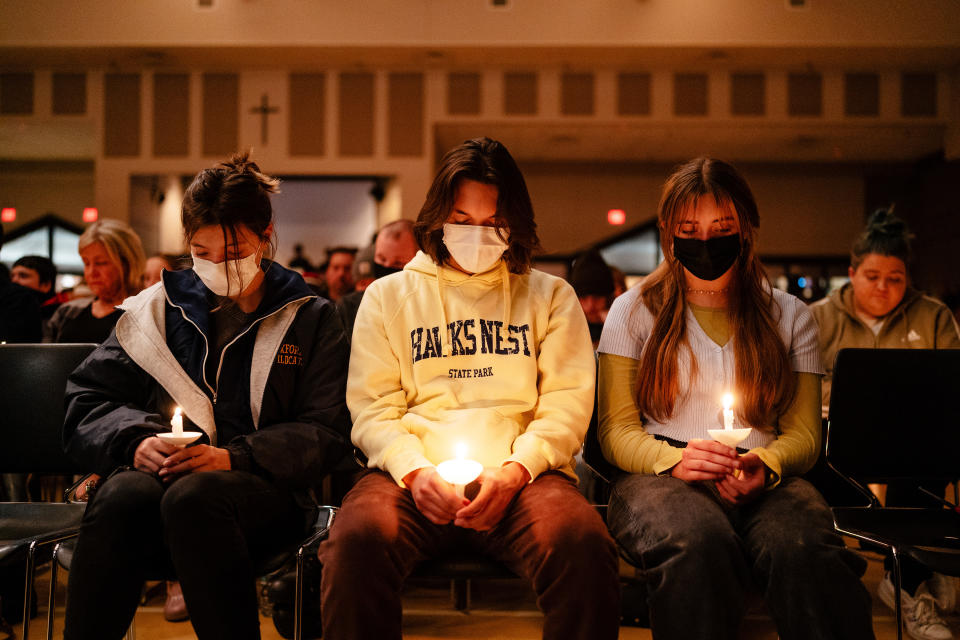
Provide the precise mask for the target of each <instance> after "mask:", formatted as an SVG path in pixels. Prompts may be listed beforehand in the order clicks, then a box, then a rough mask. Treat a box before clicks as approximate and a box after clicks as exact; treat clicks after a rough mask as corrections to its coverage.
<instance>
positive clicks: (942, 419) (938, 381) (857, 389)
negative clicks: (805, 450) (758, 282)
mask: <svg viewBox="0 0 960 640" xmlns="http://www.w3.org/2000/svg"><path fill="white" fill-rule="evenodd" d="M958 395H960V350H946V349H941V350H934V349H842V350H841V351H840V352H839V353H838V354H837V360H836V365H835V367H834V370H833V387H832V391H831V395H830V414H829V419H828V420H829V425H828V430H827V461H828V462H829V463H830V465H831V466H832V467H833V468H834V469H836V470H837V471H839V472H841V473H842V474H844V475H847V476H849V477H852V478H853V479H855V480H857V481H859V482H861V483H866V482H886V481H890V480H897V479H910V478H937V479H943V480H945V481H947V480H952V479H955V478H957V477H958V476H960V401H958V397H957V396H958Z"/></svg>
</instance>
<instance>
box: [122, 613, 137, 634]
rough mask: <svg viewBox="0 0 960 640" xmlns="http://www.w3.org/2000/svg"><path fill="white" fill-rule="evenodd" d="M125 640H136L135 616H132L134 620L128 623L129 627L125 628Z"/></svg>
mask: <svg viewBox="0 0 960 640" xmlns="http://www.w3.org/2000/svg"><path fill="white" fill-rule="evenodd" d="M124 637H125V638H126V639H127V640H137V619H136V614H134V619H133V620H131V621H130V626H129V627H127V635H126V636H124Z"/></svg>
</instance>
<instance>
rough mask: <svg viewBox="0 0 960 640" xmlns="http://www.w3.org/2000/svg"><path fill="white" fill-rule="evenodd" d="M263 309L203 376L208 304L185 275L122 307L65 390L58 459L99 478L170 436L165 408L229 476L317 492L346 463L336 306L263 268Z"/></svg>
mask: <svg viewBox="0 0 960 640" xmlns="http://www.w3.org/2000/svg"><path fill="white" fill-rule="evenodd" d="M267 264H268V265H269V266H268V268H267V269H266V273H265V281H264V297H263V300H262V301H261V303H260V305H259V307H258V308H257V309H256V311H255V312H254V313H253V314H252V316H251V318H252V319H251V321H250V323H249V324H248V326H247V327H246V328H245V329H244V330H242V331H241V333H240V334H239V335H238V336H237V337H236V338H235V339H234V340H233V341H231V342H230V343H229V344H228V345H227V346H226V347H225V348H224V350H223V354H222V362H221V363H220V364H219V373H218V375H217V376H216V377H215V379H213V380H207V379H206V378H205V376H204V361H205V358H207V357H213V355H208V347H207V344H208V342H209V341H211V340H212V336H211V335H210V330H211V327H210V314H209V309H210V307H211V297H210V296H211V294H210V292H209V290H207V288H206V287H205V286H204V285H203V283H202V282H201V281H200V279H199V278H198V277H197V275H196V273H195V272H193V271H192V270H188V271H179V272H165V273H164V276H163V281H162V282H161V283H158V284H156V285H154V286H152V287H150V288H149V289H146V290H145V291H143V292H141V293H140V294H139V295H137V296H135V297H133V298H129V299H127V300H126V301H124V304H123V305H122V308H123V309H124V310H125V312H124V314H123V315H122V316H121V318H120V320H119V321H118V322H117V327H116V329H115V330H114V332H113V333H112V334H111V335H110V337H109V338H108V339H107V341H106V342H105V343H103V344H102V345H101V346H100V347H99V348H98V349H97V350H96V351H94V352H93V353H92V354H91V355H90V357H88V358H87V359H86V360H85V361H84V362H83V363H82V364H81V365H80V366H79V367H78V368H77V370H76V371H74V372H73V374H72V375H71V376H70V379H69V381H68V384H67V393H66V407H67V412H66V420H65V423H64V434H63V439H64V447H65V449H66V451H67V453H68V454H69V455H71V456H72V457H73V458H75V459H76V460H77V461H78V462H79V463H81V464H82V465H83V466H84V467H85V468H87V469H88V470H90V471H94V472H96V473H99V474H101V475H106V474H108V473H110V472H111V471H112V470H114V469H116V468H117V467H119V466H121V465H132V463H133V453H134V451H135V450H136V447H137V445H138V444H139V443H140V442H141V441H142V440H143V439H144V438H147V437H150V436H152V435H153V434H155V433H158V432H161V431H169V430H170V418H171V416H172V414H173V411H174V408H175V407H176V406H180V407H182V408H183V411H184V415H185V419H184V429H185V430H190V429H193V428H195V429H198V430H200V431H203V432H204V434H205V435H204V437H203V438H202V439H201V440H199V442H202V443H207V444H214V445H215V446H219V447H223V448H225V449H227V450H228V451H229V452H230V461H231V466H232V467H233V468H234V469H241V470H247V471H251V472H253V473H256V474H258V475H261V476H263V477H265V478H267V479H268V480H271V481H273V482H276V483H277V484H279V485H282V486H285V487H289V488H291V489H305V488H307V487H310V486H313V485H316V484H317V483H318V482H319V481H320V480H322V477H323V475H324V474H326V473H328V472H329V471H331V470H332V469H333V468H334V467H335V466H337V465H338V463H340V462H341V461H343V460H344V459H345V458H347V457H348V456H349V453H350V451H351V448H350V444H349V434H350V416H349V413H348V411H347V409H346V405H345V402H344V392H345V385H346V375H347V362H348V344H347V341H346V339H345V338H344V335H343V329H342V326H341V324H340V321H339V318H338V317H337V314H336V311H335V310H334V307H333V305H331V304H330V303H328V302H326V301H324V300H320V299H318V298H317V297H316V296H315V295H313V293H312V292H311V290H310V289H309V288H308V287H307V286H306V284H305V283H304V282H303V279H302V278H301V277H300V276H299V275H298V274H296V273H295V272H293V271H289V270H287V269H284V268H283V267H281V266H280V265H278V264H276V263H267Z"/></svg>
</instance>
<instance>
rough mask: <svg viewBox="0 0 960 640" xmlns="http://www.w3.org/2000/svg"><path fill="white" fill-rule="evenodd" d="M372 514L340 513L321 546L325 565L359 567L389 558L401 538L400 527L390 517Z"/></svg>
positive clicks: (365, 512) (320, 551)
mask: <svg viewBox="0 0 960 640" xmlns="http://www.w3.org/2000/svg"><path fill="white" fill-rule="evenodd" d="M378 516H380V514H378V513H376V512H369V511H352V512H341V514H340V515H338V516H337V519H336V522H335V523H334V525H333V527H332V528H331V529H330V537H329V538H328V539H327V540H326V541H324V543H323V544H322V545H321V546H320V550H319V557H320V560H321V562H322V563H323V565H324V566H325V567H326V566H330V567H331V569H335V568H336V567H340V566H343V567H351V568H356V567H357V566H360V565H369V564H370V563H371V562H377V561H379V560H383V559H385V558H387V557H388V556H389V553H390V551H391V549H393V548H394V547H395V543H396V541H397V538H398V536H399V526H397V524H396V522H395V521H393V522H391V519H390V518H385V517H378Z"/></svg>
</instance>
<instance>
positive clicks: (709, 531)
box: [608, 475, 874, 640]
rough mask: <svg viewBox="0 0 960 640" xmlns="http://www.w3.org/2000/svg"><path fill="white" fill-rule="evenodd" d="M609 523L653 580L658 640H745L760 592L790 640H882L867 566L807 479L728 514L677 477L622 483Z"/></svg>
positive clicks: (616, 488) (652, 606)
mask: <svg viewBox="0 0 960 640" xmlns="http://www.w3.org/2000/svg"><path fill="white" fill-rule="evenodd" d="M608 525H609V527H610V531H611V533H612V534H613V536H614V538H616V540H617V542H619V543H620V545H621V547H623V548H624V550H625V551H626V552H627V553H628V555H629V556H630V557H631V559H632V560H633V561H634V562H635V563H636V564H637V565H638V566H640V567H642V568H643V569H644V570H645V572H646V574H647V577H648V580H649V581H648V583H647V584H648V605H649V607H650V622H651V627H652V630H653V637H654V638H658V639H670V640H673V639H676V638H713V639H716V640H719V639H722V638H731V639H733V638H736V637H737V632H738V629H739V627H740V621H741V619H742V617H743V614H744V611H745V608H746V595H747V593H748V592H749V590H750V589H752V588H759V589H760V591H761V592H762V593H763V596H764V598H765V599H766V602H767V607H768V609H769V610H770V613H771V615H772V616H773V619H774V621H775V622H776V625H777V631H778V633H779V635H780V637H781V638H782V639H783V640H791V639H793V638H797V639H806V640H810V639H814V638H838V639H839V638H843V639H846V640H849V639H859V638H873V637H874V636H873V629H872V620H871V617H870V595H869V594H868V593H867V590H866V589H865V588H864V586H863V584H862V583H861V581H860V577H861V576H862V575H863V573H864V571H865V569H866V561H864V560H863V558H861V557H860V556H859V555H857V554H856V553H854V552H853V551H850V550H848V549H846V548H845V547H844V545H843V540H842V539H841V538H840V536H838V535H837V534H836V533H835V532H834V530H833V519H832V517H831V515H830V510H829V508H828V507H827V505H826V503H825V502H824V501H823V498H822V497H821V496H820V494H819V493H817V491H816V490H815V489H814V488H813V487H812V486H811V485H810V484H809V483H808V482H806V481H804V480H801V479H799V478H790V479H787V480H784V481H783V482H782V483H781V484H780V485H779V486H777V487H776V488H774V489H773V490H771V491H767V492H766V493H765V494H764V495H763V496H762V497H760V498H759V499H758V500H756V501H754V502H752V503H750V504H748V505H745V506H743V507H740V508H737V509H728V508H725V507H723V506H721V505H720V504H719V503H718V501H717V499H716V498H714V497H713V495H711V493H710V492H708V491H707V490H705V489H704V488H703V487H700V486H697V485H690V484H687V483H685V482H683V481H682V480H677V479H676V478H672V477H670V476H649V475H629V476H623V477H622V478H620V479H619V480H617V481H616V483H615V485H614V487H613V494H612V496H611V497H610V507H609V511H608ZM754 585H756V586H754Z"/></svg>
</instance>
